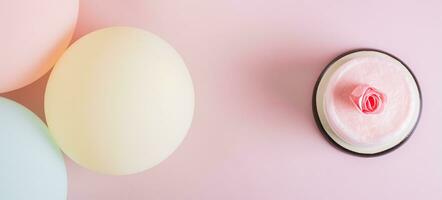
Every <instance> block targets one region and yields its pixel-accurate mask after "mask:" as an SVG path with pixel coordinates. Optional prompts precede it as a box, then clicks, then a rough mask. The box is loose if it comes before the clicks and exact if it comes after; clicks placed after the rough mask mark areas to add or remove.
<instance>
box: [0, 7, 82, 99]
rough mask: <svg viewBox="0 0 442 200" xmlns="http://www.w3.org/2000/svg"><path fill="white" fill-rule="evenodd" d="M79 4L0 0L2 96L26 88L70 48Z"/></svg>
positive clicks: (0, 84) (0, 76)
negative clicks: (4, 93)
mask: <svg viewBox="0 0 442 200" xmlns="http://www.w3.org/2000/svg"><path fill="white" fill-rule="evenodd" d="M77 14H78V0H39V1H35V0H14V1H6V0H0V24H1V25H2V31H1V33H0V44H1V45H0V54H1V59H0V93H3V92H8V91H11V90H15V89H18V88H21V87H23V86H26V85H28V84H30V83H32V82H34V81H35V80H37V79H38V78H40V77H41V76H42V75H43V74H45V73H46V72H47V71H49V69H50V68H51V67H52V66H53V65H54V63H55V62H56V61H57V59H58V58H59V57H60V56H61V54H62V53H63V51H64V50H65V49H66V47H67V46H68V45H69V42H70V40H71V36H72V33H73V31H74V28H75V24H76V21H77Z"/></svg>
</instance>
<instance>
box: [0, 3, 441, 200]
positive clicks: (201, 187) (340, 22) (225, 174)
mask: <svg viewBox="0 0 442 200" xmlns="http://www.w3.org/2000/svg"><path fill="white" fill-rule="evenodd" d="M80 4H81V5H80V16H79V22H78V26H77V32H76V35H75V39H78V38H79V37H81V36H82V35H84V34H86V33H88V32H90V31H93V30H96V29H99V28H102V27H107V26H113V25H126V26H135V27H140V28H144V29H146V30H149V31H152V32H154V33H156V34H158V35H160V36H161V37H163V38H164V39H166V40H167V41H169V42H170V43H171V44H172V45H173V46H174V47H175V48H176V49H177V50H178V51H179V52H181V54H182V56H183V57H184V59H185V60H186V62H187V64H188V67H189V69H190V71H191V74H192V77H193V80H194V83H195V89H196V115H195V118H194V122H193V125H192V128H191V130H190V132H189V134H188V136H187V138H186V139H185V141H184V142H183V144H182V145H181V146H180V147H179V148H178V150H177V151H176V152H175V153H174V154H173V155H172V156H171V157H170V158H169V159H167V160H166V161H164V162H163V163H162V164H160V165H158V166H157V167H155V168H153V169H151V170H148V171H145V172H143V173H139V174H135V175H129V176H120V177H114V176H105V175H100V174H96V173H93V172H90V171H88V170H86V169H83V168H82V167H80V166H78V165H76V164H74V163H73V162H72V161H71V160H70V159H69V158H66V164H67V170H68V177H69V183H68V184H69V188H68V189H69V191H68V199H69V200H89V199H91V200H99V199H103V200H104V199H106V200H117V199H118V200H121V199H134V200H140V199H164V200H169V199H211V200H224V199H315V200H316V199H360V200H364V199H367V200H372V199H442V173H441V172H442V148H441V147H442V129H441V128H440V127H439V126H441V119H442V102H441V99H442V89H441V88H442V85H441V84H442V83H441V75H440V74H441V73H442V54H441V53H442V50H441V47H442V14H441V9H442V2H441V1H436V0H434V1H404V0H401V1H399V0H398V1H383V0H382V1H381V0H379V1H355V0H346V1H301V0H298V1H293V0H286V1H284V0H274V1H264V0H220V1H214V0H212V1H208V0H144V1H143V0H81V2H80ZM360 47H372V48H378V49H382V50H385V51H388V52H390V53H393V54H395V55H397V56H398V57H400V58H401V59H403V60H404V61H405V62H406V63H407V64H408V65H409V66H410V67H411V69H412V70H413V71H414V72H415V74H416V76H417V77H418V79H419V82H420V84H421V87H422V91H423V98H424V110H423V113H422V118H421V121H420V124H419V125H418V127H417V130H416V132H415V134H414V135H413V136H412V138H411V139H410V140H409V141H408V142H407V143H406V144H405V145H404V146H402V147H401V148H399V149H398V150H396V151H394V152H392V153H390V154H387V155H384V156H381V157H376V158H360V157H355V156H351V155H348V154H345V153H342V152H340V151H338V150H336V149H335V148H334V147H333V146H331V145H330V144H329V143H327V141H326V140H325V139H324V138H323V136H322V135H321V134H320V132H319V131H318V129H317V127H316V125H315V123H314V119H313V114H312V110H311V96H312V92H313V86H314V83H315V81H316V79H317V77H318V76H319V73H320V72H321V70H322V69H323V68H324V66H325V65H326V64H327V63H328V62H329V61H330V60H331V59H333V58H334V57H335V56H337V55H338V54H340V53H342V52H344V51H347V50H350V49H353V48H360ZM46 79H47V76H45V77H44V78H42V79H41V80H39V81H38V82H36V83H34V84H33V85H30V86H28V87H26V88H23V89H21V90H18V91H14V92H10V93H7V94H2V96H6V97H10V98H13V99H15V100H16V101H18V102H20V103H23V104H24V105H26V106H27V107H29V108H31V109H32V110H33V111H34V112H36V113H37V114H38V115H39V116H40V117H42V118H44V113H43V92H44V87H45V83H46Z"/></svg>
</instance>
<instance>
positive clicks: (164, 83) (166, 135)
mask: <svg viewBox="0 0 442 200" xmlns="http://www.w3.org/2000/svg"><path fill="white" fill-rule="evenodd" d="M193 110H194V90H193V84H192V79H191V77H190V74H189V72H188V70H187V67H186V65H185V63H184V62H183V59H182V58H181V56H180V55H179V54H178V53H177V51H175V50H174V48H173V47H171V46H170V45H169V44H168V43H166V42H165V41H164V40H162V39H160V38H159V37H157V36H155V35H153V34H151V33H149V32H146V31H143V30H140V29H135V28H129V27H111V28H106V29H101V30H98V31H95V32H92V33H90V34H88V35H86V36H84V37H82V38H81V39H79V40H78V41H77V42H75V43H74V44H73V45H72V46H71V47H69V49H68V50H67V51H66V52H65V53H64V55H63V56H62V57H61V58H60V60H59V61H58V62H57V64H56V65H55V67H54V69H53V71H52V74H51V75H50V77H49V81H48V84H47V88H46V94H45V113H46V117H47V118H46V119H47V122H48V125H49V129H50V130H51V134H52V135H53V137H54V138H55V140H56V141H57V143H58V145H59V146H60V148H61V149H62V150H63V151H64V152H65V153H66V154H67V155H68V156H69V157H70V158H71V159H72V160H74V161H75V162H77V163H78V164H79V165H82V166H84V167H86V168H88V169H91V170H94V171H97V172H101V173H105V174H113V175H125V174H132V173H137V172H140V171H143V170H146V169H149V168H151V167H153V166H155V165H157V164H158V163H160V162H161V161H162V160H164V159H166V158H167V157H168V156H169V155H170V154H171V153H172V152H173V151H174V150H175V149H176V148H177V147H178V146H179V144H180V143H181V141H182V140H183V138H184V137H185V135H186V133H187V131H188V129H189V127H190V125H191V121H192V117H193Z"/></svg>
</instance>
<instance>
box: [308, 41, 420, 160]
mask: <svg viewBox="0 0 442 200" xmlns="http://www.w3.org/2000/svg"><path fill="white" fill-rule="evenodd" d="M421 99H422V98H421V93H420V89H419V85H418V83H417V81H416V78H415V77H414V75H413V73H412V72H411V71H410V69H409V68H408V67H407V66H406V65H405V64H404V63H403V62H402V61H400V60H399V59H397V58H396V57H394V56H392V55H391V54H388V53H385V52H382V51H379V50H372V49H363V50H356V51H352V52H349V53H345V54H344V55H341V56H339V57H338V58H337V59H335V60H334V61H332V62H331V63H330V64H329V65H328V66H327V67H326V69H325V70H324V71H323V73H322V74H321V76H320V78H319V80H318V82H317V84H316V87H315V94H314V97H313V109H314V113H315V118H316V120H317V124H318V126H319V128H320V129H321V131H322V132H323V133H324V135H325V136H326V137H327V138H328V139H329V140H330V141H331V142H332V143H334V144H335V145H337V146H338V147H340V148H342V149H344V150H346V151H348V152H352V153H355V154H358V155H366V156H370V155H380V154H382V153H386V152H389V151H391V150H393V149H395V148H396V147H398V146H399V145H400V144H402V143H403V142H404V141H405V140H406V139H407V138H408V137H409V136H410V135H411V134H412V132H413V131H414V129H415V127H416V124H417V123H418V121H419V117H420V113H421V107H422V106H421V105H422V102H421Z"/></svg>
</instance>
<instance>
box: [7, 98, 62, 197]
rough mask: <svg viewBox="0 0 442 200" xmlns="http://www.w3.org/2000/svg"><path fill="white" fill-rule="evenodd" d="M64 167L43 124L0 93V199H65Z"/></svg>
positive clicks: (57, 150) (29, 112)
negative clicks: (0, 95)
mask: <svg viewBox="0 0 442 200" xmlns="http://www.w3.org/2000/svg"><path fill="white" fill-rule="evenodd" d="M66 190H67V179H66V168H65V165H64V160H63V156H62V154H61V152H60V151H59V149H58V148H57V147H56V146H55V144H54V143H53V141H52V138H51V137H50V135H49V133H48V129H47V127H46V125H45V124H44V123H43V122H42V121H41V120H40V119H39V118H38V117H37V116H36V115H35V114H34V113H32V112H31V111H29V110H28V109H26V108H25V107H23V106H21V105H19V104H17V103H15V102H13V101H11V100H8V99H5V98H2V97H0V199H5V200H6V199H8V200H28V199H34V200H65V199H66Z"/></svg>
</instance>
